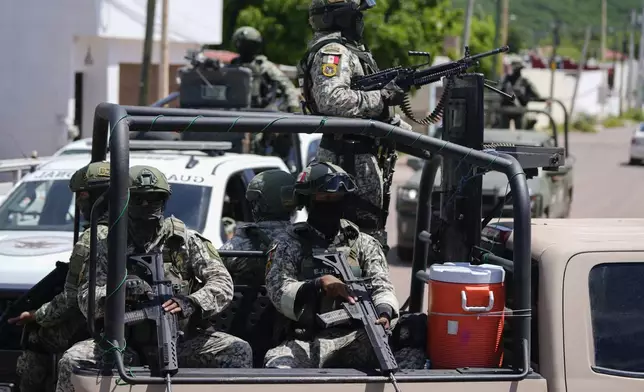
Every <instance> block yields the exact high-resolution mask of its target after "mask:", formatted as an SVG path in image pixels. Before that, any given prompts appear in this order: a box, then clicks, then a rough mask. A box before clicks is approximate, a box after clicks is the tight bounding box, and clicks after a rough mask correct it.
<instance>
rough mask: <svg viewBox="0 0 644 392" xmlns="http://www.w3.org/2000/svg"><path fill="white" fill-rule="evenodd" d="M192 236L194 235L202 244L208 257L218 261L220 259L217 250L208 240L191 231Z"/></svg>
mask: <svg viewBox="0 0 644 392" xmlns="http://www.w3.org/2000/svg"><path fill="white" fill-rule="evenodd" d="M191 232H192V234H194V236H195V237H197V238H199V239H200V240H201V242H202V243H203V245H204V247H205V248H206V251H207V252H208V256H210V257H212V258H214V259H217V260H220V259H221V258H220V257H219V252H217V249H216V248H215V246H214V245H213V244H212V242H210V240H209V239H208V238H206V237H204V236H202V235H201V234H199V233H197V232H196V231H191Z"/></svg>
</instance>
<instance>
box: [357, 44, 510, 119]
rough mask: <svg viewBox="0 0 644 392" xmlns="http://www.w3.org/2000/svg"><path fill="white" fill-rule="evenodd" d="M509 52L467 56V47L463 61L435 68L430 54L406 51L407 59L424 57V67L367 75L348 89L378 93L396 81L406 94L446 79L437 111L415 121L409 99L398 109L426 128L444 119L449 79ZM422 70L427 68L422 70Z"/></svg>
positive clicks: (392, 69) (504, 50) (507, 48)
mask: <svg viewBox="0 0 644 392" xmlns="http://www.w3.org/2000/svg"><path fill="white" fill-rule="evenodd" d="M508 50H510V48H509V47H508V46H507V45H506V46H502V47H500V48H497V49H494V50H490V51H488V52H485V53H480V54H475V55H470V50H469V48H468V47H467V46H466V47H465V56H464V57H463V58H462V59H460V60H456V61H450V62H448V63H444V64H439V65H434V66H429V64H430V62H429V58H430V56H429V53H427V52H416V51H409V55H410V56H427V59H428V60H427V63H425V64H418V65H413V66H411V67H402V66H397V67H393V68H388V69H385V70H382V71H380V72H376V73H374V74H370V75H364V76H356V77H354V78H352V79H351V89H352V90H361V91H374V90H380V89H382V88H384V87H385V86H386V85H387V84H389V82H391V81H395V82H396V84H397V85H398V87H400V88H401V89H402V90H403V91H404V92H409V90H410V89H411V88H412V87H421V86H424V85H426V84H431V83H434V82H438V81H439V80H441V79H442V78H443V77H446V78H447V83H446V85H445V87H444V89H443V95H442V96H441V98H440V100H439V101H438V104H437V105H436V108H435V109H434V110H433V111H432V112H431V113H430V114H429V115H427V116H426V117H425V118H422V119H417V118H416V117H415V115H414V113H413V110H412V107H411V102H410V100H409V97H408V96H405V99H404V100H403V103H402V104H401V105H400V109H401V110H402V112H403V113H404V114H405V116H407V118H408V119H410V120H412V121H414V122H415V123H417V124H421V125H429V124H432V123H434V124H436V123H438V122H439V120H440V119H441V117H442V115H443V108H444V106H445V99H446V97H447V96H448V93H449V91H450V90H451V88H452V85H453V81H452V79H451V78H452V77H454V76H458V75H462V74H464V73H465V72H466V71H467V69H468V68H470V67H473V66H475V65H478V61H479V60H480V59H482V58H485V57H489V56H494V55H497V54H499V53H503V52H507V51H508ZM425 66H428V67H427V68H423V67H425ZM485 87H486V88H487V89H489V90H492V91H494V92H495V93H497V94H500V95H502V96H504V97H505V98H506V99H511V100H514V97H513V96H510V95H508V94H506V93H504V92H502V91H501V90H499V89H497V88H494V87H492V86H490V85H487V84H485Z"/></svg>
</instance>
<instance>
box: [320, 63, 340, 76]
mask: <svg viewBox="0 0 644 392" xmlns="http://www.w3.org/2000/svg"><path fill="white" fill-rule="evenodd" d="M337 74H338V65H337V64H327V63H325V64H322V75H324V76H326V77H327V78H331V77H333V76H335V75H337Z"/></svg>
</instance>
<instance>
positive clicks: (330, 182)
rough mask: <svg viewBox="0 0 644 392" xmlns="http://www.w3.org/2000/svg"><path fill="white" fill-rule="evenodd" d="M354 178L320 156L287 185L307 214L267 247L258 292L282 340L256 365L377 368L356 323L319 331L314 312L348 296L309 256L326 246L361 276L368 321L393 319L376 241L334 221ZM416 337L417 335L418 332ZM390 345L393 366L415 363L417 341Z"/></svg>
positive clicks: (395, 313)
mask: <svg viewBox="0 0 644 392" xmlns="http://www.w3.org/2000/svg"><path fill="white" fill-rule="evenodd" d="M356 188H357V187H356V183H355V181H354V180H353V178H351V176H349V175H348V174H347V173H346V172H345V171H344V170H342V168H340V167H338V166H336V165H333V164H331V163H328V162H322V163H318V162H313V163H312V164H310V165H309V166H308V167H307V168H306V169H305V170H304V171H303V172H302V173H300V175H299V176H298V181H297V183H296V184H295V198H296V200H297V203H298V205H299V206H302V207H306V208H307V212H308V220H307V221H306V222H298V223H296V224H294V225H292V226H290V227H289V229H288V230H287V231H286V233H284V234H283V235H281V236H279V237H278V238H277V239H276V240H275V242H274V243H273V245H272V246H271V251H270V252H269V257H268V261H267V263H268V264H267V269H266V291H267V293H268V296H269V297H270V299H271V302H272V303H273V305H274V306H275V308H276V309H277V311H278V312H280V313H281V314H282V315H283V316H284V318H286V319H288V321H281V320H280V321H279V322H278V323H277V325H276V328H279V329H281V330H282V331H283V333H284V334H285V340H284V341H283V342H282V343H281V344H280V345H278V346H277V347H275V348H272V349H271V350H268V352H267V353H266V355H265V358H264V363H265V366H266V367H269V368H318V367H319V368H333V367H357V368H366V367H378V363H377V360H376V356H375V355H374V351H373V348H372V346H371V344H370V342H369V340H368V338H367V335H366V333H365V331H364V329H360V328H355V327H353V326H338V327H333V328H329V329H325V330H319V329H318V328H316V325H315V315H316V313H326V312H329V311H332V310H336V309H338V307H339V306H341V301H349V302H352V301H354V298H353V297H351V296H350V295H349V293H348V290H347V286H346V285H345V283H344V282H343V281H342V280H340V279H339V278H337V277H336V276H334V272H333V271H332V270H331V271H329V268H326V267H325V266H324V265H322V264H321V263H320V262H317V261H316V260H315V259H313V256H314V255H316V254H318V252H320V253H322V252H324V251H326V250H328V251H329V252H343V253H344V254H345V255H346V257H347V262H348V263H349V264H350V266H351V269H352V270H354V271H356V272H354V273H355V274H356V277H357V278H359V279H360V278H362V279H368V280H369V282H370V284H371V286H372V291H371V295H372V299H373V304H374V306H375V308H376V313H377V314H378V317H379V318H378V320H373V322H374V323H377V324H381V325H383V326H384V327H385V328H386V329H389V328H390V327H393V325H390V323H391V324H394V323H396V322H397V321H398V319H399V305H398V300H397V298H396V293H395V291H394V286H393V284H392V283H391V279H390V277H389V268H388V265H387V259H386V258H385V255H384V253H383V250H382V246H381V245H380V244H379V243H378V241H376V240H375V239H374V238H373V237H371V236H369V235H368V234H365V233H362V232H360V230H359V228H358V227H357V226H356V225H355V224H353V223H352V222H350V221H348V220H345V219H342V218H343V216H344V214H345V212H346V211H347V210H348V209H349V208H351V207H350V206H348V205H347V203H346V199H347V196H349V195H350V194H351V193H353V192H355V191H356ZM420 335H422V334H420ZM414 346H415V347H412V346H411V345H404V344H398V345H397V347H392V349H393V350H394V354H395V357H396V360H397V362H398V365H399V367H400V368H408V369H409V368H414V369H419V368H422V366H423V364H424V362H425V354H424V350H423V349H422V348H419V347H424V346H421V345H414Z"/></svg>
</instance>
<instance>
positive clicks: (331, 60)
mask: <svg viewBox="0 0 644 392" xmlns="http://www.w3.org/2000/svg"><path fill="white" fill-rule="evenodd" d="M322 63H323V64H335V65H338V63H340V56H334V55H326V56H324V57H323V58H322Z"/></svg>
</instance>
